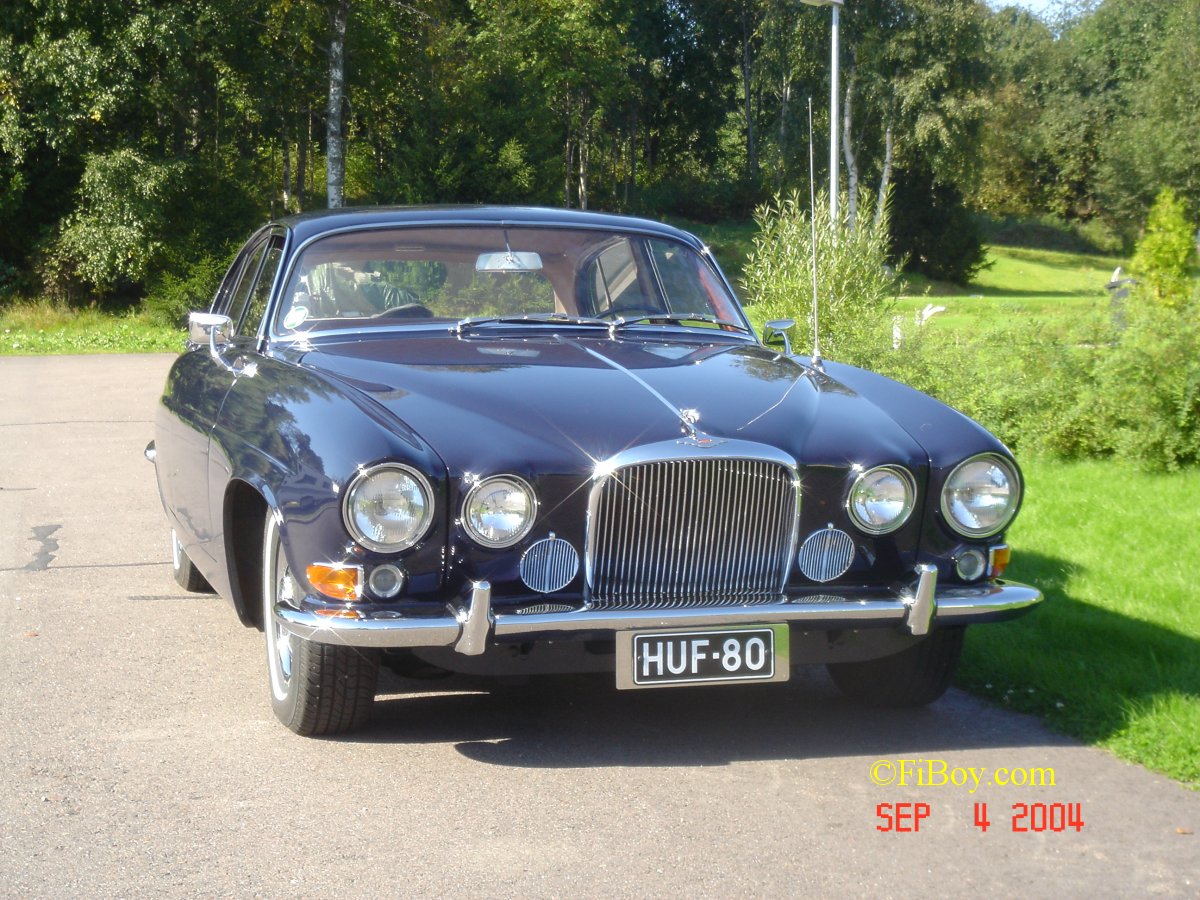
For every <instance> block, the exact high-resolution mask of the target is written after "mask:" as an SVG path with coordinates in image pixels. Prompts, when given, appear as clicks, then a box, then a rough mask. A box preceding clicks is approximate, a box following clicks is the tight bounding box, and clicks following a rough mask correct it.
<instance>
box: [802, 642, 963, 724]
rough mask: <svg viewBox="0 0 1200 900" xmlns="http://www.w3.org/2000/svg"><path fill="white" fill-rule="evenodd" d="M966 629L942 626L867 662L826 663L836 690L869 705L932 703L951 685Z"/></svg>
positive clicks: (903, 705) (904, 705) (917, 704)
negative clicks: (911, 644)
mask: <svg viewBox="0 0 1200 900" xmlns="http://www.w3.org/2000/svg"><path fill="white" fill-rule="evenodd" d="M965 634H966V629H965V628H943V629H939V630H937V631H933V632H931V633H930V634H929V635H928V637H926V638H925V639H924V640H922V641H921V642H920V643H918V644H914V645H913V646H911V647H909V648H908V649H907V650H902V651H901V652H899V653H896V654H894V655H892V656H885V657H883V658H882V659H872V660H868V661H867V662H855V663H830V664H829V665H828V666H826V668H827V669H829V674H830V675H831V676H832V677H833V683H834V684H836V685H837V686H838V689H839V690H840V691H841V692H842V693H843V694H845V695H846V696H847V697H850V698H851V699H853V700H856V701H858V702H859V703H865V704H868V705H870V706H888V707H906V706H925V705H926V704H928V703H932V702H933V701H934V700H936V699H937V698H938V697H940V696H942V694H944V693H946V689H947V688H948V687H950V682H951V681H952V680H953V679H954V671H955V669H957V668H958V659H959V657H960V656H961V655H962V647H963V636H964V635H965Z"/></svg>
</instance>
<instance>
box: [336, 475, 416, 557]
mask: <svg viewBox="0 0 1200 900" xmlns="http://www.w3.org/2000/svg"><path fill="white" fill-rule="evenodd" d="M342 518H343V519H344V520H345V522H346V529H347V530H348V531H349V532H350V535H351V536H352V537H353V538H354V539H355V540H356V541H358V542H359V543H360V544H362V545H363V546H364V547H367V548H369V549H371V550H375V551H377V552H379V553H398V552H400V551H401V550H407V549H408V548H409V547H411V546H412V545H413V544H415V543H416V542H417V541H419V540H420V539H421V538H422V537H424V536H425V532H426V531H427V530H428V529H429V523H430V522H431V521H432V519H433V490H432V489H431V488H430V487H429V482H428V481H427V480H426V478H425V476H424V475H422V474H421V473H420V472H418V471H417V470H416V469H411V468H409V467H408V466H402V465H399V464H397V463H384V464H383V465H379V466H373V467H372V468H370V469H365V470H363V471H362V472H360V473H359V474H358V475H357V476H356V477H355V478H354V480H353V481H352V482H350V487H349V489H348V490H347V491H346V499H345V501H344V503H343V506H342Z"/></svg>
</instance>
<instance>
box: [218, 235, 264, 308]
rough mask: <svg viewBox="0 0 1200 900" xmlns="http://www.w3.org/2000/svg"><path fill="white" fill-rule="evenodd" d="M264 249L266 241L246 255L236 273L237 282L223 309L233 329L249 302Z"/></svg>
mask: <svg viewBox="0 0 1200 900" xmlns="http://www.w3.org/2000/svg"><path fill="white" fill-rule="evenodd" d="M266 251H267V242H266V241H263V242H262V243H261V244H259V245H258V246H257V247H255V248H254V250H253V251H251V253H250V255H249V256H247V257H246V264H245V265H244V266H242V271H241V273H240V274H239V275H238V280H237V284H235V285H234V286H233V291H232V292H230V296H229V307H228V309H226V310H225V315H227V316H229V318H230V319H232V320H233V325H234V329H235V330H236V329H237V326H238V324H239V323H240V322H241V321H242V317H243V316H244V315H245V314H246V306H247V305H248V304H249V303H250V292H251V291H252V290H253V289H254V279H255V276H256V275H258V269H259V263H261V262H262V258H263V254H264V253H266Z"/></svg>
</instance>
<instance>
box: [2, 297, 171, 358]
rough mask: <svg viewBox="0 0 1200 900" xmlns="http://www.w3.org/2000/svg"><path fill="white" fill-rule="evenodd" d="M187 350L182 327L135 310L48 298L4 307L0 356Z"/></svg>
mask: <svg viewBox="0 0 1200 900" xmlns="http://www.w3.org/2000/svg"><path fill="white" fill-rule="evenodd" d="M182 349H183V332H181V331H179V330H178V329H174V328H170V327H166V326H163V325H159V324H155V323H153V322H151V321H148V320H147V319H146V318H145V317H144V316H140V315H137V314H134V313H128V312H127V313H121V314H113V313H110V312H104V311H102V310H98V309H74V308H71V307H68V306H65V305H60V304H56V303H52V302H50V301H48V300H39V301H35V302H24V303H17V304H13V305H11V306H7V307H0V355H8V356H12V355H22V356H27V355H40V354H63V353H155V352H164V351H165V352H178V351H180V350H182Z"/></svg>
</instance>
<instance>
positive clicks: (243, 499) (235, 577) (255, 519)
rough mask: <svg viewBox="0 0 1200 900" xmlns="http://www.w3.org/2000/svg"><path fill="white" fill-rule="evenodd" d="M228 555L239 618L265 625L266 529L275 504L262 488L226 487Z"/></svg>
mask: <svg viewBox="0 0 1200 900" xmlns="http://www.w3.org/2000/svg"><path fill="white" fill-rule="evenodd" d="M223 508H224V526H225V528H224V532H225V558H226V560H227V562H228V566H229V591H230V594H231V595H232V596H231V599H232V600H233V607H234V609H235V610H236V611H237V615H238V618H239V619H241V621H242V624H243V625H245V626H246V627H248V628H257V629H259V630H260V631H261V630H262V627H263V621H262V618H263V617H262V571H263V568H262V567H263V558H262V556H263V539H262V535H263V528H264V526H265V524H266V520H267V516H268V515H269V514H270V511H271V505H270V503H269V502H268V500H267V498H266V497H265V496H264V495H263V493H262V492H261V491H259V489H258V488H256V487H255V486H253V485H252V484H250V483H249V482H246V481H241V480H234V481H231V482H230V483H229V485H228V486H227V487H226V488H225V502H224V505H223Z"/></svg>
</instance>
